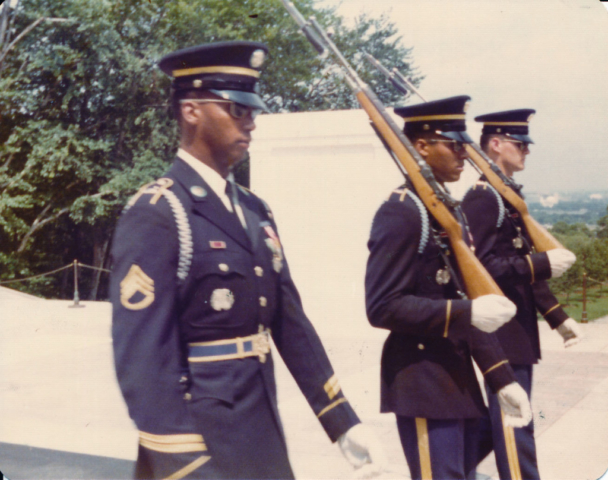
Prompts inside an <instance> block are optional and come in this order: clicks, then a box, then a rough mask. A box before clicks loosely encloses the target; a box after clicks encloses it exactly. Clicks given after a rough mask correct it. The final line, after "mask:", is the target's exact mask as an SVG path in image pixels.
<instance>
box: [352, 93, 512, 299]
mask: <svg viewBox="0 0 608 480" xmlns="http://www.w3.org/2000/svg"><path fill="white" fill-rule="evenodd" d="M374 96H375V95H374ZM356 97H357V100H358V101H359V103H360V104H361V106H362V107H363V109H364V110H365V111H366V113H367V115H368V116H369V118H370V120H371V121H372V123H373V124H374V126H375V127H376V129H377V131H378V132H379V134H380V135H382V137H383V138H384V140H385V141H386V143H387V144H388V146H389V147H390V148H391V150H392V151H393V153H394V156H395V158H396V159H397V160H398V161H399V163H400V164H401V165H402V166H403V168H404V169H405V170H406V171H407V173H408V176H409V177H410V180H411V182H412V184H413V185H414V188H415V189H416V192H417V193H418V196H419V197H420V199H421V200H422V202H423V203H424V204H425V206H426V208H427V209H428V210H429V212H430V213H431V215H433V217H434V218H435V219H436V220H437V221H438V222H439V224H440V225H441V226H442V227H443V228H444V230H445V231H446V233H447V235H448V239H449V240H450V244H451V246H452V250H453V252H454V256H455V257H456V262H457V263H458V267H459V269H460V272H461V275H462V279H463V281H464V285H465V289H466V291H467V292H466V293H467V295H468V297H469V298H471V299H474V298H477V297H480V296H482V295H488V294H492V293H493V294H497V295H502V294H503V293H502V291H501V290H500V288H499V287H498V285H497V284H496V282H495V281H494V279H493V278H492V277H491V276H490V274H489V273H488V272H487V270H486V269H485V268H484V267H483V265H482V264H481V262H480V261H479V260H478V259H477V257H476V256H475V254H474V253H473V251H472V250H471V249H470V248H469V246H468V245H467V244H466V243H465V241H464V240H463V238H462V228H461V226H460V224H459V223H458V221H457V220H456V219H455V218H454V215H452V213H451V212H450V211H449V210H448V208H447V207H446V206H445V205H444V203H443V202H442V201H441V200H439V198H437V195H436V194H435V192H434V190H433V188H432V187H431V186H430V185H429V183H428V182H427V181H426V179H425V178H424V177H423V176H422V174H421V173H420V167H419V166H418V165H417V163H416V161H415V160H414V158H413V157H412V155H411V154H410V152H409V151H408V149H407V148H406V146H405V142H407V143H409V141H408V140H407V138H405V137H404V136H403V134H401V133H399V134H397V133H395V131H394V129H393V128H391V125H390V124H389V122H388V121H387V119H386V112H383V111H380V110H379V109H378V108H377V107H376V105H374V102H373V101H372V100H371V99H370V97H369V93H368V94H366V92H365V91H364V89H360V90H359V91H358V92H357V93H356ZM400 137H401V138H400ZM404 140H405V142H404ZM410 145H411V144H410ZM412 148H413V147H412Z"/></svg>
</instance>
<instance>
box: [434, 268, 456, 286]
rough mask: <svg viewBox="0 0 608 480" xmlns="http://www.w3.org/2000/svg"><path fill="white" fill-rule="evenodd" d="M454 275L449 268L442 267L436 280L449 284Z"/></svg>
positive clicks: (439, 282) (439, 283)
mask: <svg viewBox="0 0 608 480" xmlns="http://www.w3.org/2000/svg"><path fill="white" fill-rule="evenodd" d="M451 278H452V276H451V275H450V271H449V270H448V269H447V268H440V269H439V270H437V273H436V274H435V281H436V282H437V284H438V285H447V284H448V282H449V281H450V279H451Z"/></svg>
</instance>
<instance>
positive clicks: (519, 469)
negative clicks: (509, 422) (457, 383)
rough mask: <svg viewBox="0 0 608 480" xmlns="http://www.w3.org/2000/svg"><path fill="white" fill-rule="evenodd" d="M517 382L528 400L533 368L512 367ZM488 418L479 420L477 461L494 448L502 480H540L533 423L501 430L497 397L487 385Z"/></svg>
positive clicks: (528, 366) (529, 366) (524, 366)
mask: <svg viewBox="0 0 608 480" xmlns="http://www.w3.org/2000/svg"><path fill="white" fill-rule="evenodd" d="M511 367H512V368H513V371H514V372H515V376H516V378H517V383H519V384H520V385H521V386H522V388H523V389H524V390H525V391H526V393H527V394H528V398H531V393H532V365H511ZM486 392H487V394H488V403H489V410H490V416H489V417H485V418H483V419H482V420H481V422H480V423H481V425H480V432H481V433H480V453H479V461H481V460H483V459H484V458H485V457H486V456H487V455H488V454H489V453H490V452H491V451H492V448H494V453H495V455H496V466H497V467H498V474H499V476H500V479H501V480H539V479H540V475H539V473H538V463H537V461H536V444H535V442H534V422H533V421H532V422H530V423H529V424H528V425H527V426H526V427H524V428H511V427H508V428H504V427H503V423H502V412H501V410H500V405H499V403H498V398H497V396H496V395H495V394H493V393H492V392H491V391H490V389H489V388H488V386H487V385H486Z"/></svg>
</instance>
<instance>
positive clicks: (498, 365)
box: [483, 360, 509, 375]
mask: <svg viewBox="0 0 608 480" xmlns="http://www.w3.org/2000/svg"><path fill="white" fill-rule="evenodd" d="M505 363H509V360H503V361H501V362H498V363H497V364H496V365H493V366H491V367H490V368H488V369H487V370H486V371H485V372H483V374H484V375H487V374H488V373H490V372H491V371H492V370H494V369H496V368H498V367H500V366H501V365H504V364H505Z"/></svg>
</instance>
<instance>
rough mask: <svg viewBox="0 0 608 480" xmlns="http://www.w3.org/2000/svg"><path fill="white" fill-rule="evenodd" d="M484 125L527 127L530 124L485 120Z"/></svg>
mask: <svg viewBox="0 0 608 480" xmlns="http://www.w3.org/2000/svg"><path fill="white" fill-rule="evenodd" d="M483 124H484V126H485V125H513V126H520V127H525V126H527V125H528V122H483Z"/></svg>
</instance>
